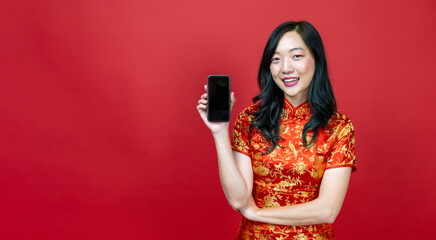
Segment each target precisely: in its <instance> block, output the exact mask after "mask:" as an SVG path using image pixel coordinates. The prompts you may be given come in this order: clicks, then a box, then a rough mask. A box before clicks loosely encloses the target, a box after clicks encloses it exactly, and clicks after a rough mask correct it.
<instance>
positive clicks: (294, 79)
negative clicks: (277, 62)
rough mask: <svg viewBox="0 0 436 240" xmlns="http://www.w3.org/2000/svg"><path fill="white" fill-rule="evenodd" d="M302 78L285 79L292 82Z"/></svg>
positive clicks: (286, 81)
mask: <svg viewBox="0 0 436 240" xmlns="http://www.w3.org/2000/svg"><path fill="white" fill-rule="evenodd" d="M299 79H300V78H291V79H285V80H283V81H284V82H285V83H291V82H295V81H298V80H299Z"/></svg>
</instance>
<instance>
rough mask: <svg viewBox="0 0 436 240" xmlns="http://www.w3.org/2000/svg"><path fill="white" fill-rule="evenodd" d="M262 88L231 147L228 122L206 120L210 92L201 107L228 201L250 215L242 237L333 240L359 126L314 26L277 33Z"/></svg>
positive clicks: (289, 25)
mask: <svg viewBox="0 0 436 240" xmlns="http://www.w3.org/2000/svg"><path fill="white" fill-rule="evenodd" d="M258 84H259V88H260V93H259V95H257V96H256V97H255V98H254V99H253V100H254V102H255V104H253V105H251V106H249V107H247V108H246V109H245V110H243V111H242V113H241V114H240V115H239V117H238V119H237V121H236V123H235V126H234V130H233V142H232V145H231V144H230V140H229V136H228V123H211V122H208V121H207V117H206V115H207V107H206V104H207V94H203V95H202V96H201V99H200V100H199V102H198V103H199V104H198V106H197V109H198V111H199V113H200V116H201V117H202V119H203V120H204V122H205V124H206V125H207V126H208V127H209V129H210V130H211V132H212V135H213V137H214V140H215V145H216V149H217V154H218V163H219V174H220V180H221V185H222V187H223V190H224V193H225V196H226V198H227V200H228V202H229V203H230V205H231V206H232V207H233V208H234V209H235V210H237V211H239V212H240V213H241V214H242V215H243V218H242V221H241V225H240V228H239V232H238V237H237V239H334V233H333V229H332V226H331V223H333V222H334V220H335V218H336V216H337V215H338V214H339V211H340V209H341V207H342V203H343V201H344V198H345V194H346V191H347V187H348V182H349V179H350V174H351V172H352V171H354V170H355V169H356V165H355V156H354V128H353V125H352V123H351V121H350V120H349V119H348V118H347V117H346V116H345V115H343V114H341V113H339V112H337V111H336V102H335V97H334V95H333V90H332V87H331V83H330V79H329V76H328V72H327V63H326V58H325V53H324V47H323V43H322V40H321V37H320V36H319V33H318V32H317V31H316V29H315V28H314V27H313V26H312V25H311V24H309V23H308V22H305V21H300V22H292V21H291V22H285V23H283V24H281V25H280V26H278V27H277V28H276V29H275V30H274V31H273V33H272V34H271V36H270V37H269V39H268V42H267V44H266V47H265V50H264V53H263V57H262V60H261V64H260V68H259V74H258ZM234 101H235V98H234V94H233V93H232V104H233V103H234ZM232 150H233V151H232Z"/></svg>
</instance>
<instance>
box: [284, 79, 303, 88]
mask: <svg viewBox="0 0 436 240" xmlns="http://www.w3.org/2000/svg"><path fill="white" fill-rule="evenodd" d="M282 80H283V83H284V84H285V86H286V87H291V86H294V85H296V84H297V83H298V81H299V80H300V78H299V77H285V78H283V79H282Z"/></svg>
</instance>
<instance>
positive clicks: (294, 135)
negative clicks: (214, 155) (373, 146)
mask: <svg viewBox="0 0 436 240" xmlns="http://www.w3.org/2000/svg"><path fill="white" fill-rule="evenodd" d="M256 108H257V105H252V106H250V107H248V108H246V109H245V110H244V111H243V112H242V113H241V114H240V115H239V117H238V119H237V121H236V122H235V127H234V134H233V144H232V148H233V149H234V150H235V151H239V152H241V153H244V154H246V155H248V156H250V157H251V160H252V168H253V181H254V182H253V197H254V198H255V201H256V204H257V205H258V206H259V207H280V206H290V205H295V204H300V203H305V202H309V201H311V200H314V199H315V198H317V197H318V195H319V188H320V184H321V180H322V177H323V175H324V172H325V171H326V169H328V168H332V167H341V166H350V167H352V168H353V170H354V169H355V156H354V144H355V142H354V127H353V125H352V123H351V121H350V120H349V119H348V118H347V117H346V116H345V115H343V114H341V113H335V114H334V116H333V117H332V118H331V119H330V121H329V123H328V127H329V128H325V129H321V131H320V133H319V136H318V140H317V141H316V142H315V143H314V144H312V145H311V146H309V147H303V145H302V131H303V127H304V124H306V123H307V121H309V120H310V114H311V112H310V106H309V104H308V103H304V104H302V105H300V106H299V107H298V108H294V107H293V106H292V105H290V104H289V102H287V100H285V105H284V108H283V111H282V115H281V121H282V122H281V125H280V136H281V138H282V139H281V140H280V141H279V144H280V146H282V147H277V148H275V149H274V150H273V151H272V152H271V153H269V154H264V153H265V151H266V149H267V145H266V142H265V141H264V139H263V137H262V135H261V134H260V133H259V132H258V131H257V130H256V129H254V130H252V132H251V133H250V132H249V126H250V121H251V120H252V119H253V115H252V113H253V112H254V111H255V109H256ZM312 137H313V133H312V132H311V131H309V133H308V135H307V141H308V142H309V141H310V140H311V139H312ZM238 236H239V237H238V239H253V238H254V239H280V240H285V239H318V240H324V239H334V235H333V230H332V228H331V225H330V224H318V225H308V226H279V225H272V224H266V223H259V222H252V221H249V220H245V221H242V223H241V226H240V230H239V235H238Z"/></svg>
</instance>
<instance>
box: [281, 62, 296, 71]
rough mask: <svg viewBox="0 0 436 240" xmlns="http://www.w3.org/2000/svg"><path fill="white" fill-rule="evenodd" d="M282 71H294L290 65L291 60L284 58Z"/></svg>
mask: <svg viewBox="0 0 436 240" xmlns="http://www.w3.org/2000/svg"><path fill="white" fill-rule="evenodd" d="M282 72H283V73H292V72H294V66H292V61H291V60H289V59H286V60H285V61H283V66H282Z"/></svg>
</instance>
